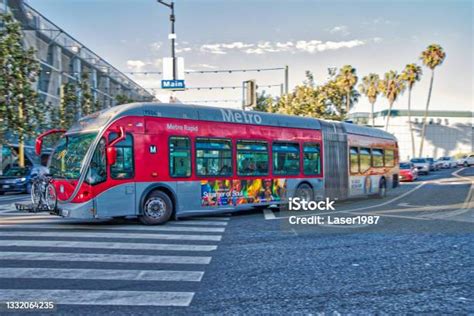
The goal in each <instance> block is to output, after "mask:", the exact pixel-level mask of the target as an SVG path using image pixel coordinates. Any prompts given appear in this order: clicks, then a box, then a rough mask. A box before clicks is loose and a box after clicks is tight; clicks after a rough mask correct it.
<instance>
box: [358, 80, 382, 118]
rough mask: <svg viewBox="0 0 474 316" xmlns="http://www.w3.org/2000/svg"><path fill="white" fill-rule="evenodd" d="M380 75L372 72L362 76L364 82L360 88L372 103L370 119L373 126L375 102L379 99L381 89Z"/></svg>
mask: <svg viewBox="0 0 474 316" xmlns="http://www.w3.org/2000/svg"><path fill="white" fill-rule="evenodd" d="M379 81H380V77H379V75H377V74H374V73H370V74H368V75H367V76H364V77H363V78H362V83H361V84H360V85H359V90H360V92H361V93H362V94H364V95H365V96H366V97H367V98H368V99H369V102H370V104H371V105H372V109H371V111H370V120H371V121H372V127H374V125H375V124H374V104H375V101H377V96H378V95H379V93H380V90H379Z"/></svg>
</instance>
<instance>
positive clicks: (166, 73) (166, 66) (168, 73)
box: [162, 57, 185, 80]
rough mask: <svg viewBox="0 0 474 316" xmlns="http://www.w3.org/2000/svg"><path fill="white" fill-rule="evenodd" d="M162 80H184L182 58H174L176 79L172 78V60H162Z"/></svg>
mask: <svg viewBox="0 0 474 316" xmlns="http://www.w3.org/2000/svg"><path fill="white" fill-rule="evenodd" d="M162 79H163V80H172V79H178V80H184V79H185V78H184V58H183V57H176V78H174V77H173V58H171V57H165V58H163V77H162Z"/></svg>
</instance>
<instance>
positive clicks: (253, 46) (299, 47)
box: [199, 38, 380, 55]
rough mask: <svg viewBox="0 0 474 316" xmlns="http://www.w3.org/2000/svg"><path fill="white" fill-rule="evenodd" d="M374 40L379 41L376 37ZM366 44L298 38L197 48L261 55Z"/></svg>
mask: <svg viewBox="0 0 474 316" xmlns="http://www.w3.org/2000/svg"><path fill="white" fill-rule="evenodd" d="M373 41H374V42H378V41H380V39H378V38H374V39H373ZM364 44H366V41H364V40H359V39H354V40H350V41H325V42H323V41H320V40H310V41H305V40H300V41H296V42H292V41H287V42H270V41H261V42H258V43H243V42H232V43H215V44H204V45H201V47H200V48H199V50H200V51H201V52H202V53H209V54H216V55H225V54H227V53H230V52H240V53H245V54H249V55H263V54H266V53H282V52H290V53H317V52H323V51H327V50H337V49H342V48H353V47H357V46H361V45H364Z"/></svg>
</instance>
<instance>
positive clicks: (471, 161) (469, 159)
mask: <svg viewBox="0 0 474 316" xmlns="http://www.w3.org/2000/svg"><path fill="white" fill-rule="evenodd" d="M456 164H457V165H458V166H464V167H469V166H473V165H474V154H471V155H466V156H463V157H462V158H461V159H458V161H456Z"/></svg>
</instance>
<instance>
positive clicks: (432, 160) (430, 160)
mask: <svg viewBox="0 0 474 316" xmlns="http://www.w3.org/2000/svg"><path fill="white" fill-rule="evenodd" d="M426 160H428V161H429V162H434V159H433V158H426Z"/></svg>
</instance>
